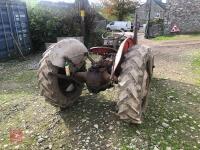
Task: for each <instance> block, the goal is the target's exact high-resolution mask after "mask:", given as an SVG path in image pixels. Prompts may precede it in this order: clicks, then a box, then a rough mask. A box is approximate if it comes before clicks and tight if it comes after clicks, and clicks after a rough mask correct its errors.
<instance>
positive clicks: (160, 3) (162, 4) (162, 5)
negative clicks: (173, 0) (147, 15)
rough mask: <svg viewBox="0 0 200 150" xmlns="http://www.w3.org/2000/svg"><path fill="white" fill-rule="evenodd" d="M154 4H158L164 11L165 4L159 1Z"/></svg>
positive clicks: (155, 0)
mask: <svg viewBox="0 0 200 150" xmlns="http://www.w3.org/2000/svg"><path fill="white" fill-rule="evenodd" d="M154 2H155V3H156V4H158V5H159V6H160V7H161V8H163V9H166V4H165V3H163V2H162V1H161V0H154Z"/></svg>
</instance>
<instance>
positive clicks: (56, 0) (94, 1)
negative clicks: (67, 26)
mask: <svg viewBox="0 0 200 150" xmlns="http://www.w3.org/2000/svg"><path fill="white" fill-rule="evenodd" d="M49 1H52V2H58V1H64V2H74V0H49ZM89 1H90V2H93V3H97V2H99V0H89ZM141 1H142V2H146V0H141ZM163 2H166V0H163Z"/></svg>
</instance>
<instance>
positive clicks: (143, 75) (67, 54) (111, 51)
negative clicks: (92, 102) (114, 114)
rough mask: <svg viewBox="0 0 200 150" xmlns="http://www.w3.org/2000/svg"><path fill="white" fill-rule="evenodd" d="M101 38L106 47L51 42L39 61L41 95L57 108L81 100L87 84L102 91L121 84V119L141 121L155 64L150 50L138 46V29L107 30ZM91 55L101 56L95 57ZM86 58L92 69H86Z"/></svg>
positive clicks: (67, 40)
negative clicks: (130, 31)
mask: <svg viewBox="0 0 200 150" xmlns="http://www.w3.org/2000/svg"><path fill="white" fill-rule="evenodd" d="M107 32H109V31H107ZM102 38H103V39H104V46H102V47H93V48H90V49H87V48H86V47H85V46H84V44H82V43H81V42H80V41H78V40H75V39H66V40H62V41H60V42H58V43H56V44H54V45H52V46H51V47H50V48H49V49H48V50H47V51H46V52H45V53H44V54H43V58H42V60H41V61H40V67H39V71H38V78H39V86H40V89H41V95H42V96H44V97H45V99H46V101H47V102H49V103H51V104H52V105H54V106H56V107H60V108H68V107H69V106H71V105H72V104H73V103H74V102H75V101H77V100H78V98H79V96H80V95H81V92H82V90H83V87H84V85H86V86H87V88H88V90H89V91H90V92H91V93H99V92H101V91H104V90H106V89H108V88H111V87H113V86H114V85H115V84H118V85H119V86H118V87H119V101H118V102H117V106H118V115H119V117H120V119H123V120H128V121H131V122H132V123H135V124H141V123H142V114H143V113H144V111H145V107H146V104H147V95H148V90H149V84H150V81H151V78H152V74H153V67H154V59H153V56H152V54H151V50H150V48H148V47H145V46H141V45H137V34H136V32H135V35H134V36H133V37H131V36H129V35H128V36H126V34H125V32H124V31H121V32H120V33H117V34H116V33H114V34H109V35H107V33H105V34H103V35H102ZM91 54H92V55H93V54H95V55H99V56H100V59H98V60H94V59H93V58H92V57H91ZM86 59H88V60H89V61H90V62H91V67H90V68H86Z"/></svg>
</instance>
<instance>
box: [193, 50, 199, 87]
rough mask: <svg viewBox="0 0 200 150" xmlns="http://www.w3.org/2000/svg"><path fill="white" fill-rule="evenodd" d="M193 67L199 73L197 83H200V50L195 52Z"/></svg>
mask: <svg viewBox="0 0 200 150" xmlns="http://www.w3.org/2000/svg"><path fill="white" fill-rule="evenodd" d="M192 69H193V72H194V73H195V74H196V75H197V83H198V84H199V85H200V52H198V53H195V54H194V57H193V61H192Z"/></svg>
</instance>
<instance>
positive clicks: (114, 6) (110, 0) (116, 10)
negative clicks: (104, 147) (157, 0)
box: [101, 0, 139, 21]
mask: <svg viewBox="0 0 200 150" xmlns="http://www.w3.org/2000/svg"><path fill="white" fill-rule="evenodd" d="M101 2H102V5H103V7H104V8H103V12H104V13H106V15H107V16H108V18H113V17H115V18H116V19H117V20H119V21H122V20H124V19H125V18H127V17H128V16H129V15H130V14H134V13H135V10H136V7H137V6H138V5H139V2H138V1H137V0H101Z"/></svg>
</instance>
